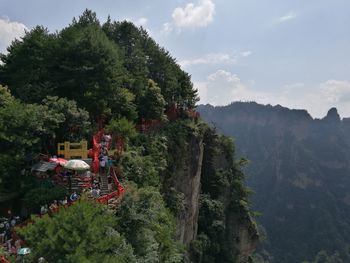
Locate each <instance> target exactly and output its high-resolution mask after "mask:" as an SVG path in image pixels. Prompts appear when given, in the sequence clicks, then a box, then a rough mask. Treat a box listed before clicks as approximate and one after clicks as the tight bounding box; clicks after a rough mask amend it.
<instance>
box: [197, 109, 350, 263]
mask: <svg viewBox="0 0 350 263" xmlns="http://www.w3.org/2000/svg"><path fill="white" fill-rule="evenodd" d="M198 110H199V111H200V112H201V116H202V117H203V118H204V119H205V120H207V121H208V122H211V123H213V125H214V126H216V127H217V129H218V130H219V131H221V132H223V133H224V134H225V135H228V136H232V137H233V138H234V140H235V143H236V145H237V149H238V155H240V156H244V157H246V158H247V159H249V160H250V161H251V162H250V164H249V165H248V169H247V170H246V171H247V174H248V175H247V182H248V186H250V187H251V188H252V189H253V191H254V192H255V195H253V198H252V201H253V206H254V209H255V210H257V211H259V212H261V213H262V215H261V217H260V218H259V219H258V221H260V223H261V225H262V226H263V228H264V229H265V230H266V240H265V242H264V245H263V247H262V249H261V250H260V252H261V255H262V256H263V257H264V258H265V260H266V261H263V262H302V261H303V260H308V261H309V262H349V260H350V250H349V248H350V246H349V245H350V220H349V218H350V217H349V216H350V206H349V204H350V203H349V189H350V177H349V175H350V133H349V131H350V125H349V124H350V123H349V121H348V119H343V120H341V119H340V117H339V115H338V113H337V110H336V109H335V108H333V109H331V110H329V112H328V114H327V116H326V117H325V118H323V119H313V118H312V117H311V116H310V115H309V114H308V113H307V112H306V111H305V110H290V109H287V108H284V107H281V106H275V107H272V106H270V105H266V106H264V105H259V104H257V103H254V102H251V103H243V102H236V103H232V104H230V105H228V106H224V107H213V106H210V105H201V106H199V107H198ZM264 250H267V251H268V252H269V253H270V256H268V255H267V254H266V251H264Z"/></svg>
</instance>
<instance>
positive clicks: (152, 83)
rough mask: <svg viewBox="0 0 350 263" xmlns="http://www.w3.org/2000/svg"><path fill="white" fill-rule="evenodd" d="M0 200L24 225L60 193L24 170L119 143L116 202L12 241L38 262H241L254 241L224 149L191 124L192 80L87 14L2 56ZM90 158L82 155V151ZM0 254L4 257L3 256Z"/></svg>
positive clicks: (120, 28) (238, 169)
mask: <svg viewBox="0 0 350 263" xmlns="http://www.w3.org/2000/svg"><path fill="white" fill-rule="evenodd" d="M0 58H1V63H0V84H1V85H0V148H1V152H0V196H5V197H6V198H2V199H1V201H0V202H2V203H1V204H2V205H5V206H6V205H12V204H13V203H16V204H17V206H18V205H19V206H20V207H21V210H25V211H27V212H28V214H36V213H37V212H38V209H39V207H40V206H41V205H43V204H45V203H46V204H47V203H49V202H53V201H54V200H60V199H62V198H64V196H65V195H66V194H67V192H66V190H65V189H63V188H62V187H58V186H57V185H54V184H53V183H52V180H51V178H45V179H44V180H38V179H36V178H35V177H34V176H32V175H31V165H32V164H33V162H34V161H35V160H36V159H37V156H38V155H39V154H40V153H41V154H48V155H54V154H55V152H56V147H57V143H58V142H63V141H71V142H79V141H80V140H81V139H85V140H87V141H89V144H91V142H90V141H91V138H92V135H93V134H94V133H95V132H97V131H98V130H99V129H101V128H102V129H103V130H104V131H105V132H106V133H107V132H108V133H110V134H111V135H112V138H119V139H120V138H122V139H123V149H122V155H120V156H118V158H117V163H116V164H115V166H116V167H117V168H118V170H119V171H120V180H121V183H122V184H123V185H124V187H125V193H124V195H123V196H122V197H121V199H120V200H119V201H118V205H117V206H116V208H114V209H112V210H110V209H107V208H106V207H105V206H104V205H99V204H97V203H95V202H93V201H89V200H88V199H84V194H82V198H81V200H80V201H79V202H77V203H76V204H74V205H72V206H70V207H68V208H65V209H63V210H60V211H59V212H58V213H57V214H52V215H50V216H48V215H45V216H43V217H42V218H36V219H34V223H30V224H29V225H28V226H26V227H24V228H22V229H18V234H19V235H20V236H21V237H22V238H23V239H24V240H25V241H26V243H27V245H28V246H29V247H31V248H32V251H33V252H32V254H31V255H30V257H29V258H28V260H30V261H32V262H37V260H38V258H40V257H44V258H45V259H46V260H48V262H169V263H170V262H208V263H209V262H248V261H250V260H251V258H250V256H251V254H252V253H253V251H254V250H255V247H256V244H257V241H258V233H257V229H256V226H255V224H254V222H253V219H252V217H251V212H250V204H249V190H248V189H247V188H246V187H245V186H244V174H243V172H242V168H243V166H244V165H245V162H244V160H239V159H235V150H234V145H233V143H232V140H230V139H229V138H228V137H225V136H221V135H218V134H217V133H216V131H215V130H214V129H212V128H210V127H209V126H208V125H207V124H206V123H205V122H203V121H202V120H201V119H200V118H198V115H197V114H196V112H195V104H196V103H197V101H198V96H197V91H196V90H195V89H193V86H192V82H191V79H190V76H189V74H187V73H186V72H184V71H183V70H182V69H181V68H180V66H179V65H178V64H177V63H176V61H175V59H174V58H172V57H171V55H170V54H169V53H168V52H167V51H166V50H165V49H163V48H161V47H159V46H158V44H157V43H155V41H154V40H152V39H151V38H150V37H149V36H148V34H147V32H146V31H145V30H143V29H142V28H138V27H136V26H134V25H133V24H132V23H129V22H125V21H124V22H115V21H112V20H111V19H108V20H107V22H105V23H103V24H102V23H100V22H99V20H98V19H97V17H96V14H95V13H94V12H92V11H90V10H86V11H85V12H84V13H83V14H82V16H80V17H79V18H77V19H73V21H72V23H71V24H70V25H69V26H67V27H66V28H64V29H62V30H60V31H58V32H55V33H51V32H49V31H48V30H47V29H46V28H45V27H43V26H37V27H35V28H33V29H32V30H30V31H28V32H27V33H26V34H25V36H24V37H23V38H22V39H20V40H15V41H14V42H13V43H12V44H11V45H10V46H9V47H8V49H7V53H6V54H1V57H0ZM90 146H91V145H90ZM1 253H2V252H1Z"/></svg>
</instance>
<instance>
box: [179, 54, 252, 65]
mask: <svg viewBox="0 0 350 263" xmlns="http://www.w3.org/2000/svg"><path fill="white" fill-rule="evenodd" d="M251 54H252V52H251V51H243V52H234V53H233V54H232V55H231V54H227V53H209V54H205V55H203V56H200V57H195V58H190V59H183V60H180V61H179V64H180V65H181V66H182V67H188V66H194V65H215V64H221V65H223V64H234V63H236V62H237V60H238V59H239V58H241V57H248V56H250V55H251Z"/></svg>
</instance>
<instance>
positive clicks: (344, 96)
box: [321, 80, 350, 104]
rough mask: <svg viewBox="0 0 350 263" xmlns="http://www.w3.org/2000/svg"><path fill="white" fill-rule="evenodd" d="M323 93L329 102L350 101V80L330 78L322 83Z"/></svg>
mask: <svg viewBox="0 0 350 263" xmlns="http://www.w3.org/2000/svg"><path fill="white" fill-rule="evenodd" d="M321 92H322V95H323V96H324V97H325V98H326V100H327V101H328V102H329V103H340V104H342V103H350V82H349V81H339V80H328V81H326V82H324V83H321Z"/></svg>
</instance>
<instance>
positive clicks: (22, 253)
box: [17, 247, 31, 255]
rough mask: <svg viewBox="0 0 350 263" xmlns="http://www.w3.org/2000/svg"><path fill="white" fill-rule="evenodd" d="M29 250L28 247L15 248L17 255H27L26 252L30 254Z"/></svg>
mask: <svg viewBox="0 0 350 263" xmlns="http://www.w3.org/2000/svg"><path fill="white" fill-rule="evenodd" d="M30 252H31V251H30V248H28V247H24V248H20V249H18V250H17V254H18V255H28V254H30Z"/></svg>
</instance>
